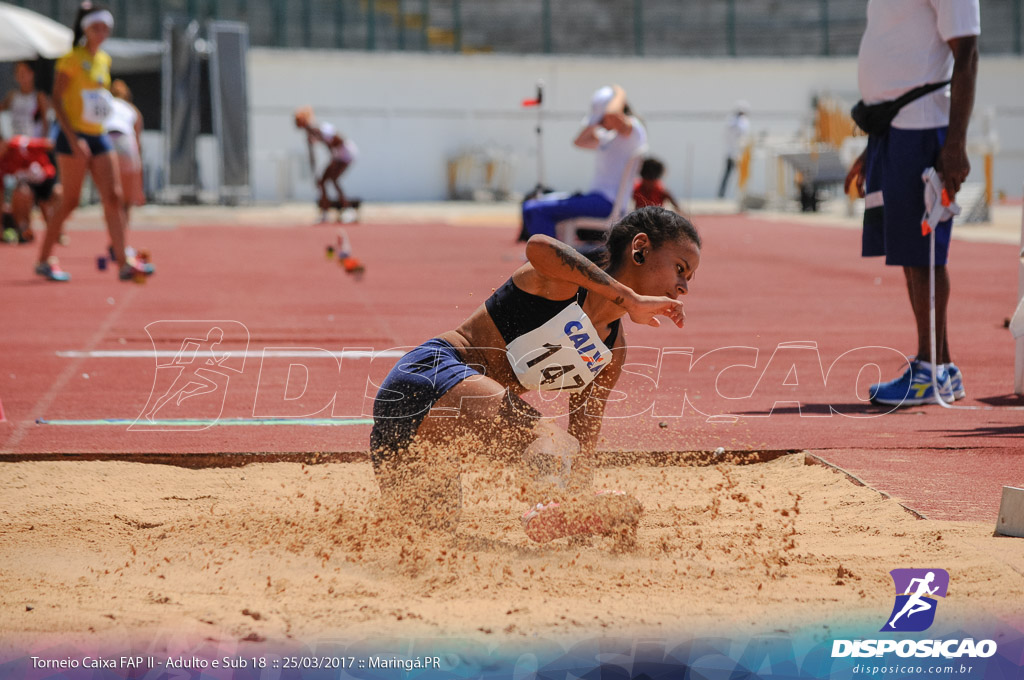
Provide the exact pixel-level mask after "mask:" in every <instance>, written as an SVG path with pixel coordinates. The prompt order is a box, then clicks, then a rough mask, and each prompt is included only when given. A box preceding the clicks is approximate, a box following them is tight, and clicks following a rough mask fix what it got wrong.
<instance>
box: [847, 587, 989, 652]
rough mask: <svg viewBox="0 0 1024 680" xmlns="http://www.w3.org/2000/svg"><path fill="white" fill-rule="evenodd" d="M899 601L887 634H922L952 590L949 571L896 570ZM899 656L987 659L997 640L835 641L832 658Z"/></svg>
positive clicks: (886, 629) (888, 621)
mask: <svg viewBox="0 0 1024 680" xmlns="http://www.w3.org/2000/svg"><path fill="white" fill-rule="evenodd" d="M889 575H890V576H892V581H893V585H894V586H895V587H896V601H895V602H894V603H893V607H892V612H891V613H890V614H889V616H888V618H887V619H886V620H885V625H884V626H882V628H881V631H880V632H883V633H888V632H892V633H920V632H922V631H925V630H928V629H929V628H930V627H931V625H932V624H933V623H934V622H935V612H936V610H937V609H938V605H939V601H938V600H937V599H936V598H939V597H942V598H944V597H946V593H947V592H948V590H949V572H947V571H946V570H945V569H893V570H892V571H890V572H889ZM888 653H895V654H896V655H897V656H900V657H904V658H906V657H918V658H926V657H933V658H936V657H940V656H941V657H943V658H946V659H951V658H959V657H969V658H979V657H981V658H987V657H990V656H992V655H994V654H995V653H996V643H995V642H994V641H993V640H979V641H977V642H975V640H974V639H972V638H965V639H963V640H957V639H949V640H833V641H832V657H833V658H836V657H845V656H849V657H862V658H863V657H879V656H883V655H884V654H888Z"/></svg>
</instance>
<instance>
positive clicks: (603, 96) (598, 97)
mask: <svg viewBox="0 0 1024 680" xmlns="http://www.w3.org/2000/svg"><path fill="white" fill-rule="evenodd" d="M614 98H615V90H613V89H612V88H611V87H610V86H608V85H605V86H604V87H602V88H601V89H599V90H597V91H596V92H594V95H593V96H592V97H591V98H590V117H589V118H588V119H587V125H597V124H598V123H600V122H601V119H602V118H604V114H605V109H607V108H608V104H610V103H611V101H612V99H614Z"/></svg>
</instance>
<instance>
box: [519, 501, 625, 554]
mask: <svg viewBox="0 0 1024 680" xmlns="http://www.w3.org/2000/svg"><path fill="white" fill-rule="evenodd" d="M642 512H643V508H642V506H641V505H640V502H639V501H637V500H636V499H635V498H633V497H631V496H629V495H628V494H626V493H625V492H622V491H610V490H608V491H598V492H597V493H595V494H594V498H593V502H592V503H588V504H586V505H585V506H577V507H575V508H574V509H573V510H572V511H566V508H565V506H564V505H562V504H560V503H558V502H557V501H552V502H550V503H538V504H537V505H536V506H534V507H532V508H530V509H529V510H527V511H526V512H525V513H524V514H523V517H522V522H523V530H524V531H525V532H526V535H527V536H529V537H530V538H531V539H532V540H534V541H537V542H538V543H547V542H548V541H553V540H555V539H558V538H565V537H567V536H587V535H607V534H614V533H616V532H618V531H621V530H623V528H627V527H633V528H634V529H635V527H636V524H637V523H638V522H639V521H640V514H641V513H642Z"/></svg>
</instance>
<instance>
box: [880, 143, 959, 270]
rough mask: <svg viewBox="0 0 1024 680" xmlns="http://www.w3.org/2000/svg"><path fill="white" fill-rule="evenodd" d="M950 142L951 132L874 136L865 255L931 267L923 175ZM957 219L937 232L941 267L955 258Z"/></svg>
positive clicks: (938, 257) (945, 224)
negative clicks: (953, 243) (952, 243)
mask: <svg viewBox="0 0 1024 680" xmlns="http://www.w3.org/2000/svg"><path fill="white" fill-rule="evenodd" d="M945 140H946V128H944V127H941V128H932V129H928V130H900V129H898V128H889V131H888V132H887V133H886V134H884V135H879V136H875V135H872V136H871V137H869V138H868V148H867V153H866V154H865V155H864V172H865V179H864V233H863V240H862V247H861V254H862V255H863V256H864V257H878V256H881V255H885V263H886V264H891V265H896V266H901V267H927V266H928V250H929V238H930V237H928V236H923V235H922V234H921V218H922V217H923V216H924V182H923V181H922V180H921V175H922V174H924V171H925V169H926V168H930V167H934V166H935V163H936V162H937V161H938V159H939V151H940V150H941V149H942V144H943V143H944V142H945ZM952 228H953V220H947V221H945V222H940V223H939V226H938V228H936V229H935V264H936V265H944V264H946V260H947V258H948V256H949V237H950V233H951V232H952Z"/></svg>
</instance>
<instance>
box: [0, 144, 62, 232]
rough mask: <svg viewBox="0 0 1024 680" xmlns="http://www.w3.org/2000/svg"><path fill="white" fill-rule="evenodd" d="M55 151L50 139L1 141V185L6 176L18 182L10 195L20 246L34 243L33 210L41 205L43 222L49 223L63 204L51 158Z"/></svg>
mask: <svg viewBox="0 0 1024 680" xmlns="http://www.w3.org/2000/svg"><path fill="white" fill-rule="evenodd" d="M52 150H53V142H51V141H50V140H49V139H37V138H33V137H26V136H24V135H17V136H15V137H12V138H11V139H9V140H5V139H2V138H0V183H2V181H3V177H4V175H11V176H12V177H14V178H15V179H16V180H17V185H16V186H15V188H14V192H13V194H12V195H11V218H12V219H13V222H14V227H13V228H14V229H15V230H16V232H17V238H18V240H19V241H20V242H21V243H26V242H28V241H31V240H32V228H31V225H30V221H31V218H32V206H33V205H38V206H39V208H40V210H42V211H43V219H45V220H46V221H47V223H49V221H50V220H51V219H52V218H53V215H54V212H55V210H56V208H57V204H58V203H59V202H60V186H59V185H58V184H57V169H56V168H54V167H53V163H52V162H51V161H50V156H49V152H50V151H52ZM5 236H6V234H5Z"/></svg>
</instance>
